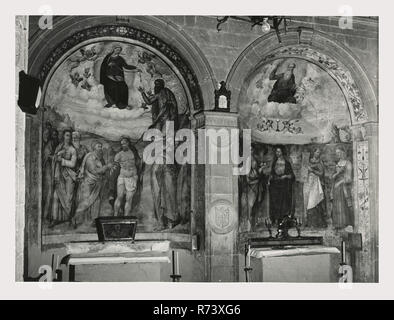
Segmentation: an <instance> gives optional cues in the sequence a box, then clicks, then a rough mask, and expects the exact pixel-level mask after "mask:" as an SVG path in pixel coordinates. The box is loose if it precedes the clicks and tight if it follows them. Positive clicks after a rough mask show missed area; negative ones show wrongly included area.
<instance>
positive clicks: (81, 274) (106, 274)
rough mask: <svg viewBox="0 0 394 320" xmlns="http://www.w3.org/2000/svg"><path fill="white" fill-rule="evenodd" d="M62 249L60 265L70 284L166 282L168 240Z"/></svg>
mask: <svg viewBox="0 0 394 320" xmlns="http://www.w3.org/2000/svg"><path fill="white" fill-rule="evenodd" d="M65 246H66V251H67V255H66V256H65V257H64V258H63V259H62V264H65V265H67V267H68V271H69V275H68V276H69V277H68V280H69V281H71V282H73V281H90V282H106V281H169V280H168V279H169V272H163V269H164V270H167V269H168V270H169V264H170V262H171V260H170V256H169V253H170V241H168V240H162V241H149V240H147V241H136V242H132V241H109V242H98V241H85V242H69V243H65ZM163 266H164V268H163ZM164 278H165V279H164Z"/></svg>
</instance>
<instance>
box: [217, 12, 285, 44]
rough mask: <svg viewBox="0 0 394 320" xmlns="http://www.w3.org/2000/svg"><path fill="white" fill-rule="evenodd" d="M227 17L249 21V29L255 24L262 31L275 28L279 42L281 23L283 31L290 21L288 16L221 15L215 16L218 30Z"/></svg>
mask: <svg viewBox="0 0 394 320" xmlns="http://www.w3.org/2000/svg"><path fill="white" fill-rule="evenodd" d="M228 19H234V20H239V21H245V22H249V23H250V24H251V29H253V28H254V27H255V26H257V25H259V26H261V30H262V32H264V33H267V32H269V31H270V30H271V29H273V30H275V32H276V35H277V36H278V40H279V42H282V41H281V38H280V31H279V28H280V25H281V24H282V23H283V29H284V31H285V33H286V32H287V24H288V22H289V21H291V19H290V17H287V16H222V17H217V18H216V20H217V22H218V23H217V25H216V29H217V31H218V32H219V31H220V30H221V28H220V27H221V25H222V24H223V23H225V22H227V20H228Z"/></svg>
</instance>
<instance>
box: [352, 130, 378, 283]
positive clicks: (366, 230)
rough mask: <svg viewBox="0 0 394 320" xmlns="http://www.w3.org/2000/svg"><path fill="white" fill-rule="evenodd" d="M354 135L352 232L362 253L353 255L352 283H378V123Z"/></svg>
mask: <svg viewBox="0 0 394 320" xmlns="http://www.w3.org/2000/svg"><path fill="white" fill-rule="evenodd" d="M354 132H355V134H354V138H355V139H354V141H355V142H354V152H355V155H354V163H355V166H354V167H355V170H354V173H355V177H354V181H355V190H354V191H355V192H354V193H355V209H356V211H355V212H356V215H355V218H356V219H355V220H356V221H355V222H356V228H355V229H356V230H355V231H356V232H359V233H361V235H362V241H363V248H362V251H361V252H358V253H357V261H356V267H357V269H356V273H355V280H356V281H357V282H378V281H379V280H378V271H379V269H378V235H379V230H378V215H379V212H378V208H379V190H378V188H379V156H378V147H379V142H378V123H376V122H369V123H364V124H362V125H360V126H358V127H356V128H354Z"/></svg>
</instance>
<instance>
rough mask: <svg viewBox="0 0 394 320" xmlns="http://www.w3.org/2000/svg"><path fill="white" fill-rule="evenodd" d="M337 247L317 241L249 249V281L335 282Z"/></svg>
mask: <svg viewBox="0 0 394 320" xmlns="http://www.w3.org/2000/svg"><path fill="white" fill-rule="evenodd" d="M339 264H340V251H339V250H338V249H337V248H335V247H326V246H321V245H311V246H302V247H294V246H285V247H283V248H278V249H276V248H258V249H257V248H255V249H251V250H250V265H251V267H252V268H253V270H252V271H251V273H250V281H251V282H337V281H338V278H339V276H338V268H339Z"/></svg>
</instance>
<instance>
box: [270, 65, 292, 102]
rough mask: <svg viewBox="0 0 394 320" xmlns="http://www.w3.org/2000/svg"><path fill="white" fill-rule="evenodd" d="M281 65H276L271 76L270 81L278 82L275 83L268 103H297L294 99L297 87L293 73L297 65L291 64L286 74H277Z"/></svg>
mask: <svg viewBox="0 0 394 320" xmlns="http://www.w3.org/2000/svg"><path fill="white" fill-rule="evenodd" d="M280 65H281V63H279V64H277V65H275V67H274V69H273V70H272V72H271V74H270V76H269V79H270V80H276V82H275V83H274V86H273V88H272V91H271V94H270V95H269V96H268V102H278V103H297V101H296V98H295V97H294V94H295V93H296V88H297V87H296V84H295V78H294V73H293V70H294V68H295V67H296V65H295V64H294V63H290V64H289V65H288V66H287V70H286V71H285V72H284V73H279V74H276V70H277V69H278V67H279V66H280Z"/></svg>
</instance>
